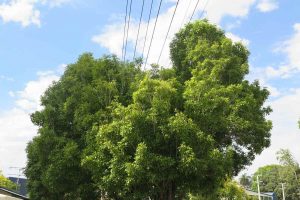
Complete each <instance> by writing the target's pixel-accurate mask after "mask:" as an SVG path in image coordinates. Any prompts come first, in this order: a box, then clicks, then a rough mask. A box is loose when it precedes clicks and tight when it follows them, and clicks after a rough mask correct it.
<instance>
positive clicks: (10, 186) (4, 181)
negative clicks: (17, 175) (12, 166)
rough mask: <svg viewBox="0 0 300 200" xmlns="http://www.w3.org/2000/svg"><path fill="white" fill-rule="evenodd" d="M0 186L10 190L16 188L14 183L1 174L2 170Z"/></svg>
mask: <svg viewBox="0 0 300 200" xmlns="http://www.w3.org/2000/svg"><path fill="white" fill-rule="evenodd" d="M0 187H3V188H6V189H10V190H15V189H16V188H17V185H16V184H14V183H13V182H12V181H10V180H9V179H8V178H6V177H5V176H3V174H2V172H1V171H0Z"/></svg>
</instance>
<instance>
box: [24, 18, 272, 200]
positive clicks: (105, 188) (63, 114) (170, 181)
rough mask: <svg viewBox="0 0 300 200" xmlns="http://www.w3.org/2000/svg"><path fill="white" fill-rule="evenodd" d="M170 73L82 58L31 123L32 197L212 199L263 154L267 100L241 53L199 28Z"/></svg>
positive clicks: (212, 29)
mask: <svg viewBox="0 0 300 200" xmlns="http://www.w3.org/2000/svg"><path fill="white" fill-rule="evenodd" d="M170 49H171V58H172V62H173V68H171V69H161V70H160V67H159V66H158V65H152V69H150V70H146V71H144V72H142V71H141V70H139V65H140V62H133V63H122V62H120V61H119V60H118V59H117V58H115V57H103V58H101V59H94V58H93V57H92V56H91V55H90V54H85V55H83V56H81V57H80V58H79V60H78V61H77V62H76V63H75V64H72V65H69V66H68V68H67V70H66V72H65V73H64V75H63V76H62V77H61V79H60V80H59V81H58V82H56V83H54V84H53V85H52V86H51V87H50V88H49V89H48V90H47V92H46V93H45V94H44V96H43V97H42V105H43V106H44V109H43V110H42V111H39V112H36V113H34V114H33V115H32V121H33V122H34V123H35V124H36V125H37V126H39V135H38V136H37V137H36V138H34V140H33V141H32V142H31V143H30V144H29V145H28V148H27V152H28V165H27V169H26V175H27V176H28V179H29V191H30V195H31V198H32V199H54V200H55V199H97V198H99V197H100V196H102V198H108V199H143V198H149V197H150V198H151V199H161V200H165V199H169V200H173V199H183V198H186V197H187V195H188V194H190V193H191V194H195V195H203V196H205V195H207V194H211V193H215V192H216V191H218V190H219V189H220V188H222V186H223V185H224V182H225V181H226V180H227V179H228V177H229V178H230V177H231V176H232V175H234V174H237V173H238V172H239V171H240V170H241V169H242V168H243V167H245V166H246V165H248V164H250V163H251V161H252V160H253V159H254V157H255V155H256V154H259V153H261V151H262V150H263V149H264V148H266V147H268V146H269V143H270V140H269V139H270V129H271V122H269V121H267V120H266V119H265V117H266V115H268V114H269V112H270V111H271V109H270V108H269V107H265V106H264V103H265V101H266V99H267V97H268V95H269V92H268V91H267V90H266V89H263V88H261V87H260V85H259V83H258V82H254V83H249V82H248V81H246V80H245V79H244V78H245V75H246V74H247V73H248V55H249V52H248V51H247V49H246V48H245V47H244V46H243V45H242V44H240V43H233V42H232V41H231V40H230V39H228V38H226V36H225V34H224V32H223V31H222V30H220V29H218V28H217V27H216V26H214V25H211V24H209V23H208V22H207V21H197V22H195V23H192V24H189V25H187V26H186V27H185V28H184V29H182V30H181V31H180V32H179V33H178V34H176V36H175V38H174V40H173V42H172V43H171V45H170Z"/></svg>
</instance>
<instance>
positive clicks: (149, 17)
mask: <svg viewBox="0 0 300 200" xmlns="http://www.w3.org/2000/svg"><path fill="white" fill-rule="evenodd" d="M152 8H153V0H151V6H150V12H149V16H148V23H147V29H146V36H145V40H144V45H143V51H142V59H143V57H144V51H145V46H146V41H147V36H148V30H149V24H150V19H151V14H152Z"/></svg>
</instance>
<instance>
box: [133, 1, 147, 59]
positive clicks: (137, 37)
mask: <svg viewBox="0 0 300 200" xmlns="http://www.w3.org/2000/svg"><path fill="white" fill-rule="evenodd" d="M144 5H145V0H143V5H142V11H141V15H140V22H139V28H138V33H137V36H136V41H135V46H134V53H133V60H134V59H135V54H136V47H137V42H138V39H139V35H140V28H141V22H142V17H143V12H144Z"/></svg>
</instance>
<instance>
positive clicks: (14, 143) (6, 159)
mask: <svg viewBox="0 0 300 200" xmlns="http://www.w3.org/2000/svg"><path fill="white" fill-rule="evenodd" d="M58 79H59V75H57V74H56V73H55V72H52V73H50V72H48V73H39V75H38V78H37V80H34V81H29V82H28V83H27V84H26V86H25V88H24V89H23V90H22V91H17V92H12V91H10V95H11V96H13V97H14V98H16V100H15V103H14V104H15V105H14V107H13V108H12V109H10V110H6V111H0V141H1V145H0V155H1V157H0V169H3V172H4V173H5V174H6V175H7V174H8V172H10V171H11V170H10V169H9V167H11V166H16V167H24V166H25V164H26V153H25V148H26V145H27V143H28V142H29V141H30V140H31V139H32V138H33V137H34V136H35V135H36V133H37V127H35V126H34V125H33V124H32V123H31V121H30V116H29V115H30V113H32V112H34V111H36V110H39V109H41V106H40V96H41V95H42V94H43V93H44V91H45V90H46V89H47V88H48V86H49V85H50V84H51V83H52V82H53V81H57V80H58Z"/></svg>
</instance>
